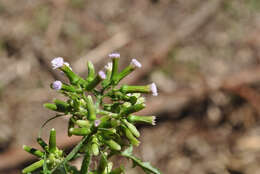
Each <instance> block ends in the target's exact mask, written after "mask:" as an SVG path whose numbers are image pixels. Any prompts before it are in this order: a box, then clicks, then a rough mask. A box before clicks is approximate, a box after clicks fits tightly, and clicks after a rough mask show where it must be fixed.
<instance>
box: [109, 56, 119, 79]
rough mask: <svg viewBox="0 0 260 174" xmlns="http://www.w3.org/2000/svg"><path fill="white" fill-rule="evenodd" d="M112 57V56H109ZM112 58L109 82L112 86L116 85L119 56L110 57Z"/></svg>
mask: <svg viewBox="0 0 260 174" xmlns="http://www.w3.org/2000/svg"><path fill="white" fill-rule="evenodd" d="M111 55H112V54H111ZM110 57H111V58H112V74H111V81H112V83H113V84H116V81H117V73H118V61H119V57H120V56H117V55H116V56H113V55H112V56H110Z"/></svg>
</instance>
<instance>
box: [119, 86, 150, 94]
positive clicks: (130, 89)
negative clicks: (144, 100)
mask: <svg viewBox="0 0 260 174" xmlns="http://www.w3.org/2000/svg"><path fill="white" fill-rule="evenodd" d="M119 90H120V91H121V92H122V93H149V92H151V89H150V86H149V85H146V86H130V85H123V86H122V87H121V88H120V89H119Z"/></svg>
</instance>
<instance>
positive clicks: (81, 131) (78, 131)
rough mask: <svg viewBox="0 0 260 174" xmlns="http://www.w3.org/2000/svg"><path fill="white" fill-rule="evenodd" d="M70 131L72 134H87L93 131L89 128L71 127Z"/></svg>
mask: <svg viewBox="0 0 260 174" xmlns="http://www.w3.org/2000/svg"><path fill="white" fill-rule="evenodd" d="M69 132H70V133H71V134H72V135H79V136H85V135H88V134H90V132H91V131H90V129H88V128H70V130H69Z"/></svg>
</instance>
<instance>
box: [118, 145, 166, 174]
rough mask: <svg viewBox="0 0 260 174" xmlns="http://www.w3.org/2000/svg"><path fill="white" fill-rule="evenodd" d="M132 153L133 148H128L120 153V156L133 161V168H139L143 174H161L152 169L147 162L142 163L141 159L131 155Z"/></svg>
mask: <svg viewBox="0 0 260 174" xmlns="http://www.w3.org/2000/svg"><path fill="white" fill-rule="evenodd" d="M132 152H133V146H130V147H129V148H127V149H126V150H124V151H123V152H121V155H122V156H124V157H126V158H129V159H131V160H132V161H133V167H135V166H139V167H141V168H142V169H143V170H144V171H145V173H148V174H150V173H153V174H162V173H161V172H160V171H159V170H158V169H157V168H155V167H153V166H152V165H151V164H150V163H149V162H142V161H141V159H139V158H137V157H135V156H134V155H132Z"/></svg>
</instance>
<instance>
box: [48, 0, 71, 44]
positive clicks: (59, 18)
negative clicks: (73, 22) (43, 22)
mask: <svg viewBox="0 0 260 174" xmlns="http://www.w3.org/2000/svg"><path fill="white" fill-rule="evenodd" d="M52 3H53V5H54V6H55V8H53V12H52V17H51V22H50V24H49V26H48V29H47V32H46V36H45V39H46V42H48V43H49V44H50V45H52V46H54V45H55V44H56V42H57V39H58V37H59V34H60V31H61V28H62V24H63V21H64V16H65V13H66V7H67V0H52Z"/></svg>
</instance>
